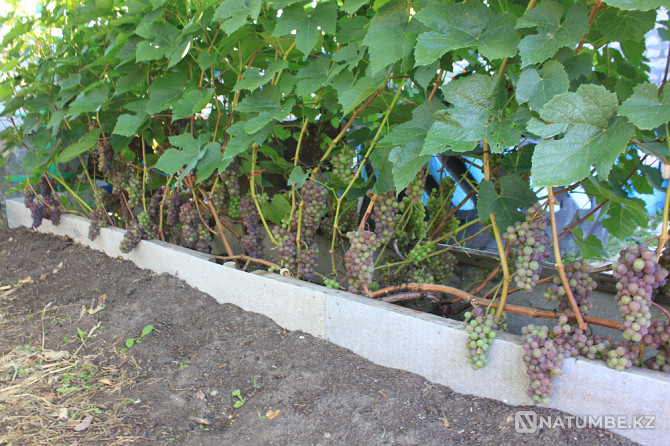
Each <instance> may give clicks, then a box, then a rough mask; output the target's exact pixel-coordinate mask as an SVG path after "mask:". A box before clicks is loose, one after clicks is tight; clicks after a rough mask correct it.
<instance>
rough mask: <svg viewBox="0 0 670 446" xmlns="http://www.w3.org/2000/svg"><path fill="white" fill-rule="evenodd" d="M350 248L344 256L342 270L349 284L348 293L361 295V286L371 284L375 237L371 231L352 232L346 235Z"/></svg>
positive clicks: (373, 268)
mask: <svg viewBox="0 0 670 446" xmlns="http://www.w3.org/2000/svg"><path fill="white" fill-rule="evenodd" d="M347 237H348V238H349V243H350V247H349V249H348V250H347V252H346V253H345V254H344V268H345V270H346V273H347V281H348V282H349V291H350V292H352V293H361V292H362V291H363V285H364V284H365V285H368V286H369V285H370V284H371V283H372V276H373V275H374V271H375V266H374V252H375V247H376V246H377V235H376V234H375V233H374V232H372V231H355V232H354V231H352V232H349V233H348V234H347Z"/></svg>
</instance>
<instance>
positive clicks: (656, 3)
mask: <svg viewBox="0 0 670 446" xmlns="http://www.w3.org/2000/svg"><path fill="white" fill-rule="evenodd" d="M603 1H604V2H605V3H606V4H607V5H609V6H614V7H615V8H619V9H628V10H635V11H649V10H650V9H657V8H660V7H661V6H665V7H667V6H668V4H667V2H665V0H603Z"/></svg>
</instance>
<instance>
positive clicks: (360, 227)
mask: <svg viewBox="0 0 670 446" xmlns="http://www.w3.org/2000/svg"><path fill="white" fill-rule="evenodd" d="M378 197H379V195H377V194H374V195H373V196H372V198H371V199H370V204H368V208H367V209H366V211H365V215H363V218H362V219H361V224H359V225H358V231H359V232H363V231H365V223H367V221H368V218H370V214H372V208H373V207H374V206H375V201H377V198H378Z"/></svg>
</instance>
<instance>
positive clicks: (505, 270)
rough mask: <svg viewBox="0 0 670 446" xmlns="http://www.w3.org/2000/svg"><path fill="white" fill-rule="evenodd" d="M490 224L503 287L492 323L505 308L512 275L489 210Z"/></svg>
mask: <svg viewBox="0 0 670 446" xmlns="http://www.w3.org/2000/svg"><path fill="white" fill-rule="evenodd" d="M491 226H492V227H493V234H494V235H495V239H496V246H498V252H499V253H500V264H501V265H502V270H503V289H502V295H501V296H500V306H499V307H498V308H497V309H496V315H495V317H494V319H493V323H494V324H497V323H498V322H499V321H500V317H501V316H502V312H503V311H504V309H505V302H507V295H508V293H509V284H510V282H512V275H511V274H510V272H509V265H508V264H507V255H506V253H507V251H506V249H505V248H504V247H503V242H502V237H501V236H500V230H499V229H498V224H497V223H496V214H495V212H491Z"/></svg>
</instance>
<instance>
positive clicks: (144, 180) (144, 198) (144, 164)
mask: <svg viewBox="0 0 670 446" xmlns="http://www.w3.org/2000/svg"><path fill="white" fill-rule="evenodd" d="M191 118H193V117H191ZM191 131H193V121H191ZM140 138H141V139H142V208H143V209H144V212H146V211H147V194H146V185H147V156H146V147H145V143H144V137H143V136H142V135H140Z"/></svg>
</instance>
